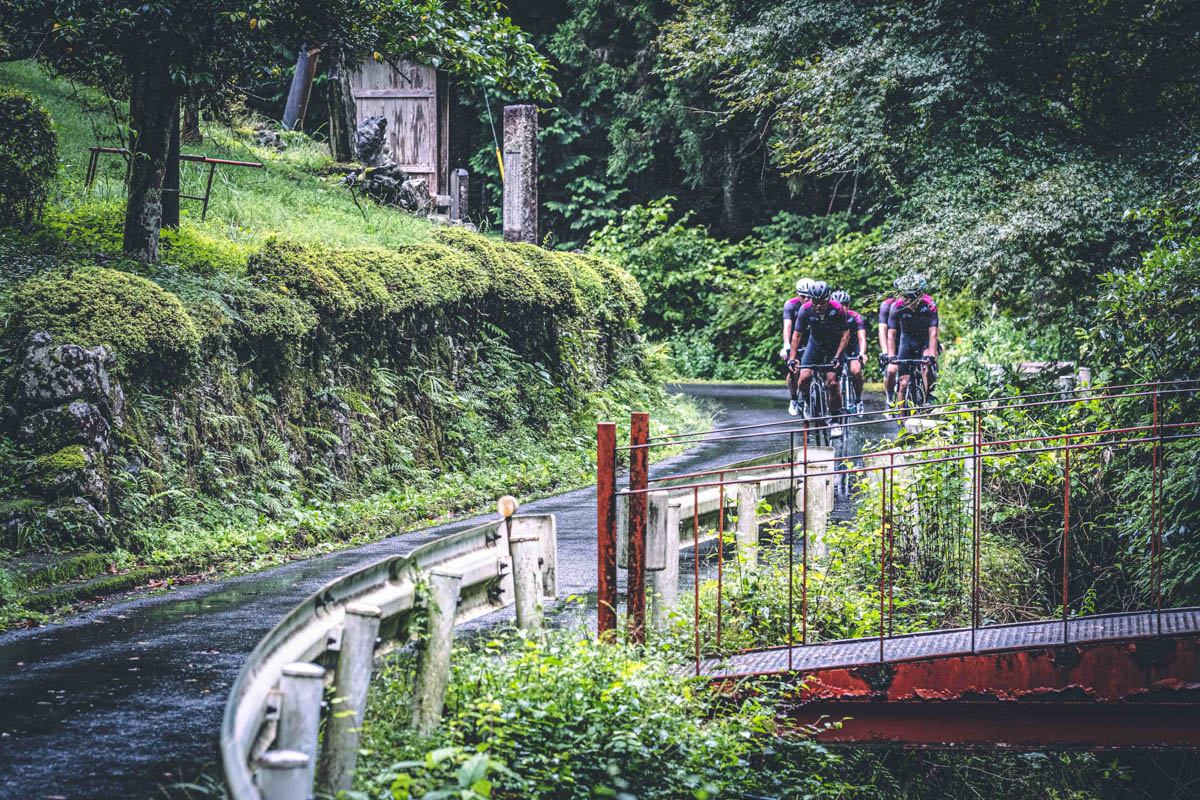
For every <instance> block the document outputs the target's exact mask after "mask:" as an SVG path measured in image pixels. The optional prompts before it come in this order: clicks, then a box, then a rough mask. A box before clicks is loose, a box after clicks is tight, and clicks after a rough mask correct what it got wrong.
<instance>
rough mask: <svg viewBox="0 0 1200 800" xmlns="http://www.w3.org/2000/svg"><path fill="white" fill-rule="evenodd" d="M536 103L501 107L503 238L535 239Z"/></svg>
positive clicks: (536, 226)
mask: <svg viewBox="0 0 1200 800" xmlns="http://www.w3.org/2000/svg"><path fill="white" fill-rule="evenodd" d="M537 132H538V120H537V106H505V107H504V241H506V242H529V243H530V244H537V241H538V151H537V146H538V142H537Z"/></svg>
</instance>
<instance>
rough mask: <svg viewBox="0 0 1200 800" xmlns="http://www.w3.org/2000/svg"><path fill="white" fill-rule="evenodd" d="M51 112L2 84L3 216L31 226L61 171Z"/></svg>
mask: <svg viewBox="0 0 1200 800" xmlns="http://www.w3.org/2000/svg"><path fill="white" fill-rule="evenodd" d="M57 149H58V137H57V136H56V135H55V133H54V126H53V123H52V122H51V121H50V115H49V114H48V113H47V112H46V109H45V108H43V107H42V105H41V104H40V103H38V102H37V101H36V100H34V99H33V97H31V96H30V95H28V94H26V93H25V92H22V91H18V90H16V89H13V88H11V87H8V86H2V85H0V218H2V219H5V220H12V221H15V222H17V223H18V224H21V225H25V226H28V225H29V224H30V223H31V222H33V220H34V218H35V217H36V216H37V215H39V214H40V213H41V212H42V207H43V206H44V205H45V203H46V197H47V195H48V194H49V191H50V186H51V182H52V181H53V180H54V176H55V174H56V173H57V172H58V158H57V156H58V153H57Z"/></svg>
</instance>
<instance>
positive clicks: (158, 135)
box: [122, 67, 179, 261]
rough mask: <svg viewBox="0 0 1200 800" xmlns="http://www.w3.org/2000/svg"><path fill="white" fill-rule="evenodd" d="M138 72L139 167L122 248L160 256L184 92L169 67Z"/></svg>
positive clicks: (134, 92) (134, 94) (133, 108)
mask: <svg viewBox="0 0 1200 800" xmlns="http://www.w3.org/2000/svg"><path fill="white" fill-rule="evenodd" d="M132 77H133V81H132V85H131V87H130V97H129V119H130V122H131V123H132V126H133V129H134V130H135V131H137V138H136V139H135V140H134V146H133V148H132V149H133V169H132V174H131V175H130V177H129V197H128V199H127V201H126V203H125V231H124V237H123V242H122V249H123V250H124V251H125V254H126V255H128V256H131V257H133V258H136V259H139V260H142V261H157V260H158V232H159V227H160V226H161V225H162V190H163V177H164V176H165V174H166V171H167V149H168V146H169V144H170V141H169V140H170V138H171V117H172V115H174V114H177V113H178V110H179V96H178V95H176V94H174V90H173V87H172V86H171V81H170V78H169V76H168V75H167V74H166V71H165V70H162V69H157V68H154V67H148V68H142V69H139V70H135V71H134V72H133V75H132Z"/></svg>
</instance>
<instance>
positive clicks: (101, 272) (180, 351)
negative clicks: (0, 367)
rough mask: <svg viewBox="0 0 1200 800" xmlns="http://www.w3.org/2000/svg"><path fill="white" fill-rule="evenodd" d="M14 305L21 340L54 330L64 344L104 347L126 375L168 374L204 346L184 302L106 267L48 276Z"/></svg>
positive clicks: (34, 281) (26, 286) (21, 292)
mask: <svg viewBox="0 0 1200 800" xmlns="http://www.w3.org/2000/svg"><path fill="white" fill-rule="evenodd" d="M13 300H14V306H15V311H14V314H13V317H12V320H11V322H10V325H11V326H12V328H13V330H14V332H15V333H16V334H17V336H23V335H25V334H27V333H31V332H34V331H49V332H50V333H51V335H53V337H54V341H55V342H57V343H60V344H65V343H71V344H78V345H82V346H84V347H94V346H96V345H98V344H102V345H104V346H105V347H107V348H108V349H109V350H110V351H111V352H112V353H113V354H114V355H115V356H116V359H117V367H118V370H119V371H120V372H121V373H123V374H125V375H133V374H138V373H142V372H146V371H151V370H154V371H160V372H162V373H163V374H166V372H167V371H168V370H169V369H170V368H171V367H172V366H178V365H179V364H182V363H185V362H186V361H187V360H188V359H189V358H190V357H191V356H192V355H193V354H194V353H195V352H196V349H197V346H198V344H199V337H198V335H197V333H196V328H195V326H194V325H193V324H192V320H191V318H190V317H189V316H188V314H187V311H186V310H185V309H184V307H183V304H182V303H180V302H179V298H178V297H176V296H175V295H174V294H172V293H170V292H168V291H166V290H165V289H163V288H162V287H160V286H159V285H158V284H156V283H154V282H152V281H149V280H147V279H145V278H142V277H139V276H137V275H133V274H130V273H128V272H119V271H117V270H114V269H107V268H105V267H79V268H75V269H66V270H63V271H58V272H48V273H44V274H42V275H39V276H36V277H34V278H31V279H29V280H28V281H25V282H24V283H23V284H22V285H21V286H20V287H19V288H18V289H17V291H16V293H15V294H14V297H13Z"/></svg>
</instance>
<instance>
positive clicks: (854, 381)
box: [846, 358, 863, 410]
mask: <svg viewBox="0 0 1200 800" xmlns="http://www.w3.org/2000/svg"><path fill="white" fill-rule="evenodd" d="M848 366H849V367H850V385H851V386H853V387H854V397H853V398H847V400H846V402H848V403H849V402H853V403H855V404H858V403H861V402H862V391H863V371H862V362H861V361H859V360H858V359H857V358H852V359H850V363H849V365H848ZM856 410H857V409H856Z"/></svg>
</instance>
